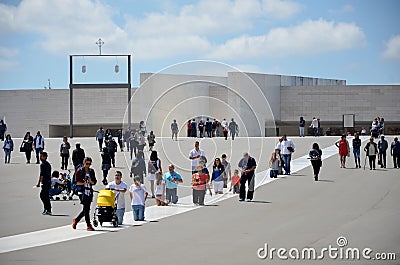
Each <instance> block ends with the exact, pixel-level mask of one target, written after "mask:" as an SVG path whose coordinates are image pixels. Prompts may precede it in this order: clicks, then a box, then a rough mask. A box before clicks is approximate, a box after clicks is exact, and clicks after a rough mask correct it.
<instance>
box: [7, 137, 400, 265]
mask: <svg viewBox="0 0 400 265" xmlns="http://www.w3.org/2000/svg"><path fill="white" fill-rule="evenodd" d="M292 139H293V141H294V142H295V144H296V152H295V153H294V162H296V161H303V160H304V159H303V160H302V158H301V157H303V156H304V155H306V154H307V153H308V150H309V149H310V146H311V144H312V143H313V142H314V141H317V142H318V143H319V144H320V146H321V148H329V147H330V146H332V144H333V143H334V142H335V141H336V140H337V139H338V138H337V137H319V138H318V139H316V138H313V137H306V138H298V137H292ZM350 139H351V138H350ZM387 140H388V141H389V142H391V141H392V137H388V139H387ZM76 141H79V142H81V143H82V147H83V148H84V149H85V151H86V152H87V154H88V155H90V156H92V157H93V160H94V163H93V168H94V169H95V170H96V173H97V177H98V179H99V180H101V171H100V162H101V161H100V155H99V154H100V153H99V152H98V150H97V149H98V148H97V146H96V142H95V141H94V139H93V138H84V139H77V138H76V139H73V140H71V141H70V142H71V144H72V146H74V144H75V142H76ZM276 141H277V138H251V139H246V138H238V139H236V140H235V141H224V140H223V139H221V138H219V139H215V138H214V139H203V140H201V148H202V149H204V151H205V152H206V154H207V157H208V158H209V160H211V159H212V158H213V157H215V156H220V155H221V154H222V153H226V154H227V155H228V157H229V160H230V161H231V162H232V164H233V165H234V166H235V165H236V164H237V162H238V161H239V159H240V157H241V155H242V153H243V152H244V151H249V152H250V154H251V155H254V156H255V158H256V160H257V162H258V165H259V166H258V168H257V172H258V173H259V175H260V174H261V175H260V177H259V175H258V176H257V178H258V179H259V178H261V179H263V177H264V176H265V175H266V173H265V174H264V173H263V171H265V170H266V169H267V165H268V157H269V155H270V154H271V152H272V150H273V148H274V146H275V144H276ZM15 142H16V151H14V153H13V159H12V164H10V165H4V164H3V162H2V161H3V156H4V154H3V153H2V154H1V156H0V159H1V160H0V162H1V163H0V176H1V177H0V183H1V185H0V192H1V198H2V200H1V201H0V207H1V209H2V211H3V213H2V218H1V220H2V221H1V229H0V236H1V238H0V240H1V239H7V238H9V237H12V236H15V235H29V234H26V233H29V232H34V231H42V230H47V229H52V228H55V229H57V228H59V227H64V226H68V225H70V224H71V220H72V218H73V217H74V216H75V215H76V214H77V213H78V212H79V211H80V210H81V206H80V205H79V203H78V201H77V200H74V201H57V202H53V203H52V204H53V214H54V216H51V217H50V216H42V215H41V214H40V213H41V211H42V205H41V202H40V200H39V198H38V193H39V190H38V189H33V188H32V186H33V185H34V184H35V183H36V182H37V177H38V171H39V169H38V165H35V164H30V165H26V164H25V159H24V156H23V154H22V153H18V145H19V143H20V139H16V140H15ZM193 143H194V139H188V138H182V139H180V140H179V141H178V142H175V141H172V140H171V139H169V138H163V139H159V140H158V141H157V144H156V147H155V149H156V150H158V151H159V153H160V158H161V160H162V162H163V168H164V170H166V169H167V164H168V163H170V162H173V163H174V164H176V165H177V171H180V172H181V173H182V175H183V177H184V184H183V185H182V187H180V188H179V196H180V197H181V198H185V197H187V196H189V195H190V194H191V189H190V187H189V186H187V185H188V184H189V183H190V174H189V172H188V170H189V166H190V161H189V160H188V159H187V157H188V153H189V151H190V150H191V149H192V148H193ZM59 144H61V140H60V139H48V140H47V142H46V150H47V151H48V152H49V161H50V162H51V163H52V166H53V169H58V170H59V167H60V158H59V156H58V149H59ZM363 145H365V142H364V143H363ZM331 149H332V148H331ZM126 155H127V153H126V152H125V153H120V152H118V153H117V158H116V159H117V169H118V170H121V171H122V172H123V174H124V178H123V179H124V180H125V181H126V182H127V184H128V185H130V184H131V183H132V181H131V179H130V178H129V177H128V175H129V174H128V172H129V170H128V166H127V162H126V160H127V159H126ZM147 157H148V156H147ZM296 159H297V160H296ZM33 160H34V159H33ZM33 160H32V161H33ZM209 162H211V161H209ZM303 162H304V161H303ZM362 163H364V157H362ZM347 165H348V168H347V169H340V168H339V161H338V157H337V155H333V156H331V157H329V158H327V159H325V160H324V162H323V167H322V171H321V177H320V178H321V181H319V182H314V181H313V178H312V170H311V167H306V168H304V169H301V170H299V171H298V172H296V173H295V174H293V175H291V176H282V177H281V178H279V179H278V180H276V181H273V182H271V183H268V184H266V185H263V186H260V187H259V188H258V189H257V190H256V192H255V201H254V202H252V203H239V202H238V201H237V197H236V196H235V197H232V195H228V194H227V198H223V199H221V200H218V199H216V197H215V196H214V197H215V199H214V198H209V199H210V200H213V199H214V200H215V201H214V203H212V204H210V206H206V207H197V208H195V209H194V210H191V209H192V208H193V206H191V205H190V203H188V202H187V204H186V201H187V200H185V203H184V204H182V205H179V206H172V207H168V208H173V207H181V208H182V207H186V208H188V209H190V211H187V212H184V213H182V214H179V215H171V216H170V217H168V218H164V219H160V220H158V221H155V222H151V223H147V224H144V225H137V226H133V227H132V226H131V224H130V223H129V221H130V220H127V221H126V222H125V223H126V228H124V229H116V230H115V229H112V228H107V227H105V228H103V229H102V230H103V231H114V232H110V233H106V232H101V233H99V232H93V233H98V235H95V236H90V237H84V238H79V239H73V240H69V241H62V239H61V240H60V241H61V242H60V243H56V244H49V245H44V246H40V247H33V248H23V249H21V250H18V251H11V252H4V253H3V254H0V264H55V263H56V264H71V263H74V262H75V260H76V259H77V258H76V256H79V258H78V260H79V264H82V263H87V262H89V263H96V264H108V263H119V264H123V263H133V262H134V263H141V264H161V263H167V264H188V263H190V264H203V263H205V262H207V263H210V264H265V263H270V264H276V263H278V264H284V263H286V262H288V261H279V260H277V258H276V257H275V258H274V260H268V259H266V260H260V259H259V258H257V250H258V249H259V248H261V247H263V246H264V244H265V243H268V245H269V246H270V247H275V248H279V247H286V248H288V249H289V248H292V247H298V248H304V247H315V248H317V249H321V248H323V247H327V246H328V245H329V244H331V245H334V246H336V239H337V237H339V236H345V237H346V238H347V240H348V245H349V246H351V247H359V248H365V247H370V248H371V249H373V250H374V251H376V252H396V253H397V263H396V262H392V264H398V260H399V258H400V254H399V252H400V251H399V246H400V232H399V231H400V229H399V226H400V225H399V224H400V222H399V221H400V210H399V206H398V202H399V199H400V170H395V169H392V162H391V157H390V156H389V157H388V168H387V169H378V170H376V171H370V170H365V171H364V170H363V169H353V167H354V161H353V157H351V158H350V160H349V162H348V163H347ZM71 167H72V166H71ZM114 172H115V170H114V169H111V170H110V177H109V180H111V179H112V178H111V177H112V175H113V173H114ZM262 175H264V176H262ZM267 179H268V178H267ZM267 179H265V180H267ZM146 185H147V187H149V185H148V183H146ZM102 187H103V185H102V184H101V183H100V181H99V184H98V185H96V187H95V188H96V189H101V188H102ZM128 197H129V196H126V203H127V206H129V200H128ZM230 197H232V198H230ZM187 198H188V197H187ZM74 204H75V205H74ZM152 205H154V200H152V199H150V200H148V202H147V207H148V209H149V208H151V206H152ZM94 207H95V202H94V203H93V205H92V208H94ZM153 209H154V207H153ZM127 211H130V209H129V207H127ZM160 211H161V210H160ZM68 233H69V232H68ZM70 233H71V234H72V235H73V233H85V234H86V233H90V232H86V231H85V232H83V231H74V230H72V228H71V230H70ZM27 238H28V237H27ZM0 242H1V243H0V247H3V246H2V245H1V244H6V243H7V241H6V240H3V241H0ZM28 245H29V244H28ZM57 253H62V254H57ZM337 262H338V261H337V260H336V261H334V260H330V259H329V258H327V257H326V258H325V259H324V260H322V261H314V262H310V261H296V262H294V263H295V264H312V263H315V264H337ZM353 262H354V261H347V263H348V264H352V263H353ZM365 263H366V261H365V260H363V261H360V263H359V264H365ZM369 263H370V264H388V262H387V261H386V262H383V261H382V262H378V261H370V262H369Z"/></svg>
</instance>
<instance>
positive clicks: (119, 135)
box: [118, 130, 124, 152]
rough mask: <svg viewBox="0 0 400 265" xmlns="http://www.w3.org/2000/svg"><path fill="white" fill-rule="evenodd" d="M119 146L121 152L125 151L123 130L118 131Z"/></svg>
mask: <svg viewBox="0 0 400 265" xmlns="http://www.w3.org/2000/svg"><path fill="white" fill-rule="evenodd" d="M118 145H119V148H120V149H121V152H123V151H124V141H123V135H122V130H118Z"/></svg>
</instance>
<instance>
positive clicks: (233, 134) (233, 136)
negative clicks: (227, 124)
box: [231, 131, 236, 140]
mask: <svg viewBox="0 0 400 265" xmlns="http://www.w3.org/2000/svg"><path fill="white" fill-rule="evenodd" d="M235 134H236V132H234V131H231V137H232V140H235Z"/></svg>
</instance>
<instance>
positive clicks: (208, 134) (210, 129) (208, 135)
mask: <svg viewBox="0 0 400 265" xmlns="http://www.w3.org/2000/svg"><path fill="white" fill-rule="evenodd" d="M205 129H206V133H207V137H208V138H211V132H212V122H211V121H210V118H207V120H206V126H205Z"/></svg>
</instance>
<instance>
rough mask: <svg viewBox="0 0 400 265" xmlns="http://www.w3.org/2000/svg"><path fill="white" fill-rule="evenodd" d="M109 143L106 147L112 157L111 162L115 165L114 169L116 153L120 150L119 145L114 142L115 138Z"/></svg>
mask: <svg viewBox="0 0 400 265" xmlns="http://www.w3.org/2000/svg"><path fill="white" fill-rule="evenodd" d="M109 139H110V140H109V141H108V142H106V146H107V148H108V152H109V154H110V156H111V162H112V165H113V167H115V153H116V152H117V150H118V145H117V143H116V142H115V141H114V138H112V137H111V138H110V137H109Z"/></svg>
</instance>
